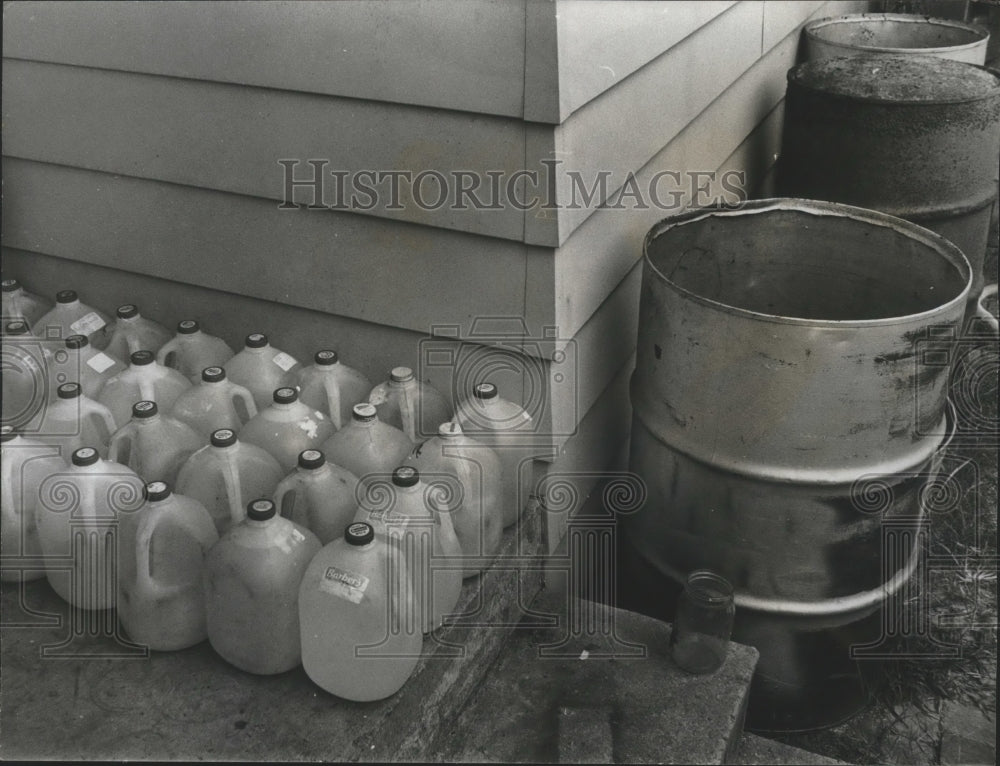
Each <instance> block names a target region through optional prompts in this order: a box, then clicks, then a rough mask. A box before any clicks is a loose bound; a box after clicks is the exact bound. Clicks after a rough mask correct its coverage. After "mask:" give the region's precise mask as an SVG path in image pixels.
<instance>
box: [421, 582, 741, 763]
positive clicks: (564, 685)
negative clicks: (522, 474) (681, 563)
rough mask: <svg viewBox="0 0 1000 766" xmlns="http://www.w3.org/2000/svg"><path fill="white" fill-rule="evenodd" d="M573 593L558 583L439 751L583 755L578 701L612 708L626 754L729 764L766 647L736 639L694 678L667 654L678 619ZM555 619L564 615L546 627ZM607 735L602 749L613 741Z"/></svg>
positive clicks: (534, 758)
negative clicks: (718, 662)
mask: <svg viewBox="0 0 1000 766" xmlns="http://www.w3.org/2000/svg"><path fill="white" fill-rule="evenodd" d="M566 593H567V591H566V590H564V589H562V588H560V587H558V586H556V587H547V588H546V591H544V593H543V596H542V597H540V598H539V600H538V601H537V602H536V605H535V608H534V610H533V612H534V614H533V615H532V616H531V617H530V620H526V621H525V622H523V623H522V625H521V626H520V627H519V628H518V629H517V630H515V631H514V633H513V634H512V636H511V638H510V639H509V640H508V642H507V643H506V644H505V645H504V648H503V651H502V652H501V654H500V657H499V659H498V660H497V662H496V664H495V665H494V666H493V668H492V669H491V670H490V672H489V675H488V676H487V677H486V679H485V681H484V682H483V685H482V688H481V689H480V690H479V693H477V694H476V695H475V697H473V698H472V699H471V702H470V704H469V706H468V707H467V708H466V709H465V710H463V711H462V713H461V714H460V715H459V717H458V719H457V721H456V723H455V725H454V726H452V727H450V728H449V729H447V730H444V731H442V733H441V735H440V736H439V738H438V740H437V742H436V743H435V745H434V747H433V749H432V751H431V752H432V758H433V759H434V760H443V761H475V762H484V761H492V762H506V763H518V762H536V763H539V762H542V763H544V762H556V761H560V760H566V759H567V758H572V757H574V756H575V755H580V748H581V747H582V746H583V745H584V744H585V743H584V742H582V741H579V740H578V741H576V742H571V741H569V740H568V738H567V728H571V727H570V720H569V718H568V716H567V715H566V714H565V713H562V714H561V711H562V710H564V709H567V708H572V709H574V710H575V711H581V710H583V711H590V713H591V715H592V716H598V717H600V716H602V715H603V713H602V711H605V710H606V711H609V715H608V720H609V721H610V730H611V751H612V754H613V759H614V762H616V763H726V762H728V760H729V759H730V758H731V757H732V756H733V754H734V753H735V746H736V744H737V742H738V738H739V736H740V734H741V732H742V722H743V714H744V710H745V705H746V698H747V689H748V688H749V684H750V678H751V676H752V675H753V670H754V667H755V665H756V662H757V656H758V655H757V650H756V649H753V648H751V647H747V646H741V645H739V644H731V645H730V649H729V655H728V657H727V659H726V664H725V665H724V666H723V667H722V668H721V669H720V670H719V671H717V672H716V673H715V674H713V675H711V676H692V675H688V674H687V673H685V672H684V671H682V670H680V669H679V668H678V667H676V666H675V665H674V664H673V662H672V661H671V660H670V659H669V656H668V654H667V645H668V641H669V637H670V626H669V625H667V624H666V623H663V622H659V621H658V620H653V619H651V618H648V617H644V616H642V615H638V614H635V613H633V612H627V611H624V610H619V609H614V608H610V607H605V606H601V605H597V604H594V603H592V602H580V601H578V600H576V599H572V598H570V597H568V596H567V595H566ZM570 605H572V608H570ZM546 618H548V619H549V621H550V622H551V621H552V618H554V620H555V624H549V625H544V624H543V623H544V622H545V621H546ZM595 711H596V712H595ZM581 715H583V714H581ZM591 734H596V735H599V732H591ZM597 740H599V741H595V743H591V744H592V746H593V747H597V748H603V747H604V740H603V739H601V738H600V736H597Z"/></svg>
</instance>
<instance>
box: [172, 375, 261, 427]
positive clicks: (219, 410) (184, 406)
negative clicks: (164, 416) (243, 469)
mask: <svg viewBox="0 0 1000 766" xmlns="http://www.w3.org/2000/svg"><path fill="white" fill-rule="evenodd" d="M170 414H171V415H173V416H174V417H175V418H177V419H178V420H181V421H183V422H185V423H187V424H188V425H189V426H191V427H192V428H193V429H194V430H195V431H197V432H198V433H199V434H200V435H201V437H202V438H203V439H205V440H206V441H208V438H209V437H210V436H211V435H212V432H213V431H218V430H219V429H220V428H228V429H229V430H230V431H232V432H233V433H235V434H237V435H238V434H239V432H240V431H241V430H242V429H243V426H244V425H245V424H246V422H247V421H249V420H250V418H252V417H253V416H254V415H256V414H257V405H256V403H255V402H254V400H253V396H252V395H251V393H250V392H249V391H247V390H246V389H245V388H243V386H238V385H236V384H235V383H233V381H231V380H229V379H228V378H226V371H225V370H224V369H222V368H221V367H206V368H205V369H204V370H202V371H201V380H200V381H199V382H198V384H197V385H194V386H191V388H189V389H187V390H186V391H184V392H183V393H182V394H181V395H180V396H178V397H177V400H176V401H175V402H174V406H173V409H172V410H171V411H170Z"/></svg>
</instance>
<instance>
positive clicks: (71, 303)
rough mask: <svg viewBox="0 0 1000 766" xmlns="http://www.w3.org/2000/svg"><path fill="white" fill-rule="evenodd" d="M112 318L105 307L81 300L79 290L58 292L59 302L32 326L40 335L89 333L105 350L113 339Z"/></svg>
mask: <svg viewBox="0 0 1000 766" xmlns="http://www.w3.org/2000/svg"><path fill="white" fill-rule="evenodd" d="M110 324H111V318H110V317H108V315H107V314H105V313H104V312H103V311H100V310H98V309H95V308H91V307H90V306H88V305H87V304H85V303H81V302H80V298H79V296H78V295H77V294H76V291H75V290H61V291H60V292H58V293H56V305H55V306H53V307H52V310H51V311H49V312H47V313H46V314H45V315H44V316H42V317H41V318H40V319H39V320H38V321H37V322H35V324H34V325H33V326H32V328H31V330H32V332H33V333H34V334H35V335H36V336H37V337H39V338H50V339H52V338H54V339H59V340H62V339H65V338H68V337H69V336H70V335H86V336H87V340H89V341H90V343H91V345H92V346H94V348H96V349H99V350H103V349H104V347H105V346H107V345H108V341H109V340H110V339H111V334H110V330H109V329H108V328H109V326H110Z"/></svg>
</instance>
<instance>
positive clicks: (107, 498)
mask: <svg viewBox="0 0 1000 766" xmlns="http://www.w3.org/2000/svg"><path fill="white" fill-rule="evenodd" d="M142 486H143V485H142V480H141V479H140V478H139V477H138V476H136V475H135V472H134V471H132V469H130V468H128V467H126V466H123V465H120V464H118V463H112V462H110V461H108V460H102V459H101V458H100V456H99V455H98V454H97V450H96V449H94V448H93V447H81V448H80V449H78V450H77V451H76V452H74V453H73V456H72V458H71V459H70V465H69V466H67V468H66V469H65V471H63V472H62V473H56V474H52V475H50V476H48V477H46V478H45V480H44V481H42V483H41V486H40V487H39V490H38V505H37V506H36V508H35V520H36V522H37V524H38V539H39V541H40V542H41V544H42V552H43V554H44V556H45V560H46V572H45V574H46V575H47V577H48V580H49V584H50V585H51V586H52V589H53V590H54V591H55V592H56V593H57V594H59V597H60V598H62V599H63V600H65V601H67V602H69V603H70V604H72V605H74V606H78V607H80V608H82V609H109V608H111V607H113V606H115V603H116V601H117V597H118V556H117V550H118V535H119V525H120V521H121V520H122V518H124V516H125V515H127V514H132V513H135V512H136V511H137V510H139V508H140V506H141V505H142ZM60 559H61V560H60Z"/></svg>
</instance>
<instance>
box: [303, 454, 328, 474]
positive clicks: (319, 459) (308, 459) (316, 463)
mask: <svg viewBox="0 0 1000 766" xmlns="http://www.w3.org/2000/svg"><path fill="white" fill-rule="evenodd" d="M325 464H326V455H324V454H323V453H322V452H320V451H319V450H318V449H305V450H302V452H300V453H299V467H300V468H308V469H310V470H311V469H314V468H322V467H323V466H324V465H325Z"/></svg>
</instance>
